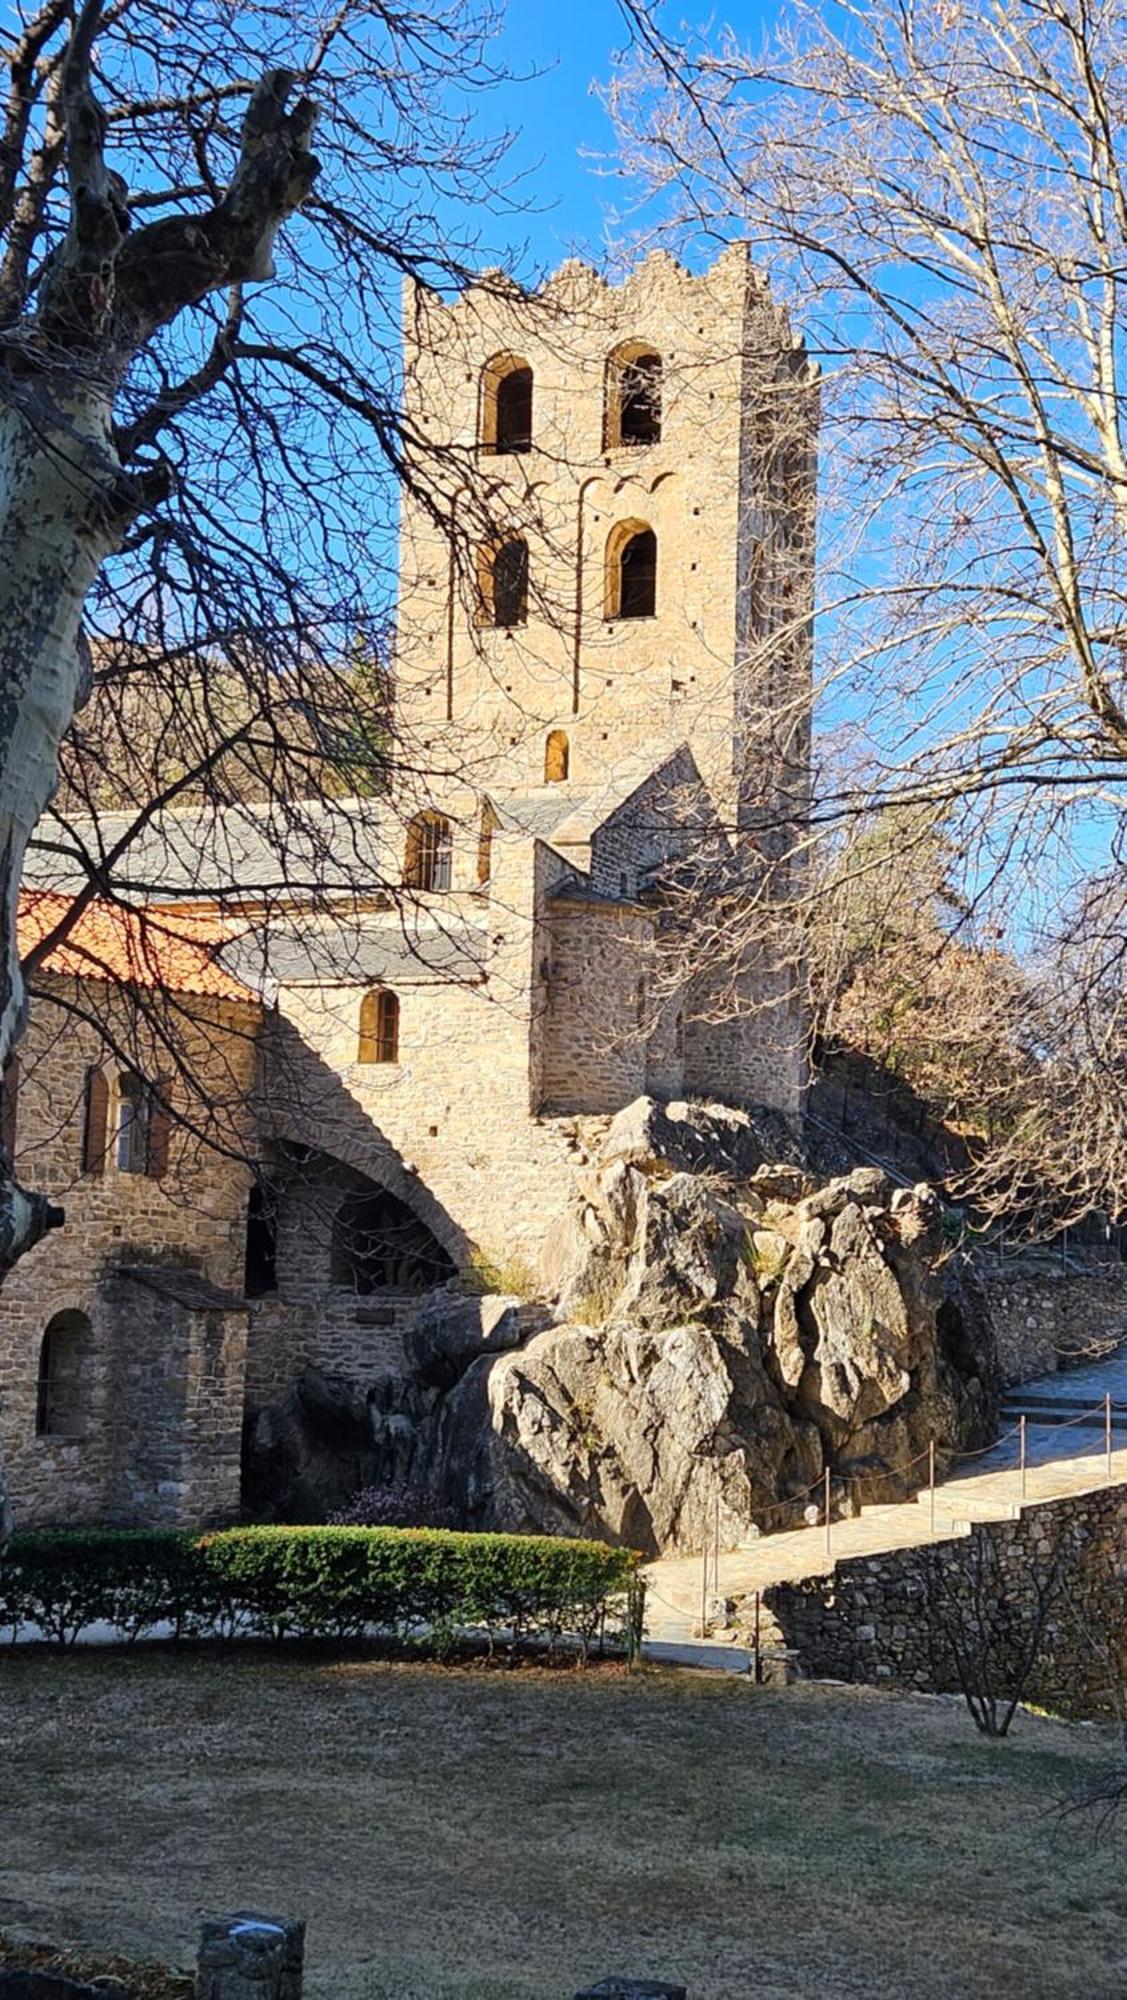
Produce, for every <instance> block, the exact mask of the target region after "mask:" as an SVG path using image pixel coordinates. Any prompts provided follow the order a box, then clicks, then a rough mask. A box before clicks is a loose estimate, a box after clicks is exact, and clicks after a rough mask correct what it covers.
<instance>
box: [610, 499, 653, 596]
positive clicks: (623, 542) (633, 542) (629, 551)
mask: <svg viewBox="0 0 1127 2000" xmlns="http://www.w3.org/2000/svg"><path fill="white" fill-rule="evenodd" d="M656 613H657V536H656V535H655V534H654V531H653V529H652V528H650V527H648V526H647V525H646V523H645V521H620V522H619V525H618V526H617V528H614V529H612V531H611V533H610V535H609V536H608V537H607V553H606V615H607V617H608V618H653V617H655V616H656Z"/></svg>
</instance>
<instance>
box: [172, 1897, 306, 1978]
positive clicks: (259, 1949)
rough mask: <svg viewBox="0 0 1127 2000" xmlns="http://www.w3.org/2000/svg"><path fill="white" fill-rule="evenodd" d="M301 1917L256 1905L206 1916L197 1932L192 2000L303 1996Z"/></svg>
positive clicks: (303, 1943)
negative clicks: (263, 1910) (270, 1911)
mask: <svg viewBox="0 0 1127 2000" xmlns="http://www.w3.org/2000/svg"><path fill="white" fill-rule="evenodd" d="M304 1955H305V1923H304V1921H303V1920H302V1919H299V1918H293V1917H268V1916H263V1915H262V1914H261V1912H258V1911H254V1910H237V1911H236V1912H235V1914H234V1915H233V1916H230V1917H218V1918H209V1919H207V1921H206V1922H205V1923H204V1925H203V1928H202V1930H201V1933H200V1948H199V1958H198V1961H197V1965H198V1970H197V1977H196V2000H301V1989H302V1966H303V1961H304Z"/></svg>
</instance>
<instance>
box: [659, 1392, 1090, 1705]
mask: <svg viewBox="0 0 1127 2000" xmlns="http://www.w3.org/2000/svg"><path fill="white" fill-rule="evenodd" d="M1105 1395H1110V1396H1112V1398H1113V1403H1112V1434H1111V1446H1112V1449H1111V1454H1110V1461H1109V1457H1108V1452H1107V1444H1106V1428H1105V1426H1106V1417H1105V1411H1104V1409H1103V1407H1101V1404H1102V1399H1103V1397H1104V1396H1105ZM1022 1416H1024V1417H1025V1420H1026V1421H1025V1465H1024V1467H1023V1466H1022V1465H1021V1463H1020V1450H1021V1418H1022ZM1108 1484H1112V1485H1119V1484H1127V1357H1124V1356H1120V1357H1119V1358H1117V1359H1116V1360H1114V1361H1109V1362H1106V1363H1103V1364H1096V1365H1093V1366H1092V1367H1089V1368H1085V1369H1083V1370H1080V1371H1076V1374H1075V1375H1072V1374H1069V1373H1066V1374H1062V1375H1053V1376H1042V1377H1040V1378H1038V1380H1037V1381H1035V1382H1030V1383H1029V1384H1027V1385H1022V1386H1020V1387H1019V1388H1017V1389H1015V1390H1014V1391H1013V1392H1012V1394H1011V1395H1010V1396H1009V1397H1007V1399H1006V1403H1005V1405H1004V1408H1003V1415H1002V1424H1001V1436H1000V1438H999V1440H998V1442H997V1443H996V1444H995V1445H993V1446H991V1447H990V1448H989V1449H988V1450H987V1451H986V1452H984V1453H980V1454H979V1455H978V1456H977V1458H973V1459H969V1460H963V1461H961V1462H960V1463H959V1465H958V1466H956V1467H955V1468H953V1469H952V1470H951V1471H950V1472H949V1473H948V1475H947V1476H946V1477H945V1478H943V1479H942V1480H940V1481H938V1482H937V1483H936V1486H935V1489H934V1492H932V1491H931V1490H929V1489H928V1488H924V1489H923V1490H922V1491H921V1492H919V1493H917V1494H916V1495H915V1497H914V1498H913V1499H910V1500H904V1501H900V1502H897V1503H893V1504H878V1505H873V1506H867V1507H862V1509H861V1510H860V1512H859V1513H857V1514H856V1515H854V1516H853V1517H852V1518H848V1519H843V1520H833V1521H831V1523H830V1526H829V1532H828V1535H827V1530H826V1526H825V1523H824V1521H823V1522H819V1523H817V1524H816V1525H814V1526H809V1527H802V1528H795V1529H790V1530H787V1531H785V1532H782V1533H779V1534H767V1535H761V1536H759V1537H757V1538H756V1539H755V1540H753V1541H748V1542H747V1543H745V1544H744V1545H743V1546H742V1547H740V1548H737V1549H732V1550H728V1551H722V1552H721V1553H720V1556H719V1559H718V1560H717V1559H716V1558H715V1556H714V1555H713V1554H711V1553H710V1555H709V1558H708V1561H707V1566H706V1562H705V1558H704V1557H703V1556H699V1555H698V1556H690V1557H679V1556H674V1557H666V1558H662V1559H661V1560H659V1561H657V1562H654V1563H651V1564H650V1565H649V1567H648V1569H647V1571H646V1577H647V1583H648V1595H647V1615H646V1628H647V1642H646V1651H647V1653H649V1654H650V1656H651V1657H653V1658H656V1659H667V1660H673V1661H676V1660H683V1661H685V1662H686V1663H692V1664H696V1665H715V1666H718V1667H727V1668H730V1669H735V1670H737V1671H738V1670H740V1669H746V1668H748V1667H749V1666H750V1664H751V1660H752V1649H751V1647H750V1646H749V1645H748V1643H747V1636H746V1627H747V1624H748V1618H749V1613H748V1606H749V1605H751V1606H754V1605H755V1603H756V1601H757V1600H756V1593H761V1592H762V1591H764V1590H766V1589H767V1588H768V1587H769V1586H770V1585H771V1584H774V1583H797V1582H800V1581H801V1580H802V1579H803V1578H804V1577H813V1576H826V1575H829V1574H832V1572H833V1570H834V1567H835V1565H836V1564H837V1563H838V1562H841V1561H843V1560H845V1559H846V1558H847V1557H851V1556H864V1555H880V1554H884V1553H886V1552H888V1551H890V1550H894V1549H907V1548H914V1547H920V1546H922V1545H924V1544H925V1543H927V1542H929V1541H932V1540H949V1539H952V1538H955V1537H958V1536H963V1535H969V1533H970V1532H971V1529H972V1527H974V1526H975V1524H976V1523H978V1522H985V1521H996V1520H1015V1519H1017V1518H1018V1517H1019V1516H1020V1515H1021V1513H1022V1510H1023V1508H1025V1507H1029V1506H1036V1505H1037V1504H1038V1503H1039V1502H1043V1501H1046V1500H1056V1499H1061V1498H1064V1497H1065V1496H1067V1495H1071V1494H1077V1493H1084V1492H1091V1491H1094V1490H1096V1489H1098V1488H1100V1487H1103V1486H1106V1485H1108ZM706 1571H707V1573H706ZM734 1604H739V1605H740V1606H741V1615H740V1630H739V1632H738V1633H737V1632H736V1631H735V1630H732V1629H730V1628H729V1625H728V1623H727V1618H726V1612H725V1606H727V1605H734ZM759 1617H760V1645H761V1648H762V1649H764V1650H766V1651H768V1652H769V1651H770V1649H771V1648H772V1647H773V1646H775V1645H777V1644H778V1643H779V1640H780V1635H779V1634H778V1632H777V1629H775V1628H774V1626H773V1623H772V1621H770V1619H769V1618H768V1615H767V1613H766V1609H765V1607H763V1606H762V1605H760V1607H759Z"/></svg>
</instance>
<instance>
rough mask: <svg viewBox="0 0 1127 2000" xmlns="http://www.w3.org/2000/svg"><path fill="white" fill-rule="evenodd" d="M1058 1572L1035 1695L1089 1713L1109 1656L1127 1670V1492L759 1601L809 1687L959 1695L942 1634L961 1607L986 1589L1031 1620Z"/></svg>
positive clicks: (852, 1564) (1031, 1515) (1102, 1686)
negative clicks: (933, 1574) (863, 1685)
mask: <svg viewBox="0 0 1127 2000" xmlns="http://www.w3.org/2000/svg"><path fill="white" fill-rule="evenodd" d="M928 1562H933V1563H935V1564H936V1565H938V1567H939V1572H940V1577H941V1582H940V1584H939V1586H938V1588H937V1587H936V1586H935V1585H932V1586H930V1587H929V1586H928V1585H927V1584H925V1582H924V1580H923V1579H924V1576H925V1573H926V1572H925V1568H924V1565H925V1564H926V1563H928ZM1054 1563H1059V1564H1060V1574H1061V1577H1062V1579H1063V1587H1062V1589H1061V1590H1060V1593H1059V1595H1057V1596H1056V1597H1055V1599H1054V1603H1053V1608H1052V1611H1051V1613H1050V1617H1049V1623H1048V1626H1047V1628H1046V1632H1045V1636H1044V1642H1043V1645H1042V1648H1041V1651H1040V1654H1039V1656H1038V1660H1037V1664H1036V1667H1035V1670H1034V1674H1033V1677H1032V1680H1031V1682H1030V1684H1029V1688H1028V1694H1029V1697H1030V1698H1031V1699H1034V1700H1038V1701H1042V1702H1044V1703H1047V1704H1048V1705H1050V1706H1052V1707H1056V1708H1060V1709H1062V1710H1064V1711H1065V1712H1068V1713H1083V1712H1086V1711H1091V1709H1092V1708H1093V1707H1095V1706H1097V1705H1098V1704H1099V1703H1100V1700H1101V1698H1102V1697H1103V1696H1104V1695H1105V1694H1106V1690H1107V1688H1108V1684H1109V1670H1108V1656H1107V1655H1108V1651H1109V1650H1110V1651H1111V1652H1113V1653H1117V1654H1118V1656H1119V1659H1120V1661H1121V1663H1122V1664H1123V1665H1124V1666H1127V1487H1124V1486H1114V1487H1109V1488H1104V1489H1103V1490H1101V1491H1098V1492H1094V1493H1084V1494H1079V1495H1073V1496H1069V1497H1068V1498H1066V1499H1060V1500H1051V1501H1046V1502H1043V1503H1041V1504H1039V1505H1031V1506H1026V1507H1023V1508H1022V1511H1021V1516H1020V1519H1018V1520H1014V1521H991V1522H988V1523H979V1524H978V1525H976V1526H975V1527H974V1528H973V1529H972V1530H971V1533H970V1535H969V1536H967V1537H966V1538H965V1539H961V1540H957V1541H941V1542H936V1543H933V1544H930V1545H927V1547H926V1548H924V1549H919V1548H911V1549H896V1550H891V1551H888V1552H886V1553H884V1554H882V1555H874V1556H854V1557H851V1558H849V1559H848V1560H846V1561H844V1562H840V1563H838V1564H837V1566H836V1568H835V1569H834V1571H833V1574H832V1575H829V1576H821V1577H809V1578H807V1579H805V1580H804V1581H803V1582H801V1583H782V1584H775V1585H773V1586H772V1587H771V1588H770V1589H769V1590H766V1591H765V1592H764V1593H763V1601H764V1605H765V1607H766V1609H767V1612H768V1614H769V1615H770V1616H771V1617H773V1619H774V1621H775V1623H776V1624H777V1626H778V1628H779V1634H780V1636H781V1638H782V1641H783V1643H784V1644H785V1645H787V1646H789V1647H792V1648H794V1649H795V1651H796V1653H797V1656H798V1663H799V1665H800V1668H801V1670H802V1672H803V1673H805V1674H807V1675H811V1676H814V1677H817V1678H827V1679H833V1680H844V1681H864V1682H870V1683H874V1684H876V1685H878V1686H880V1685H885V1686H897V1687H919V1688H935V1687H939V1688H956V1687H957V1686H958V1680H957V1677H956V1674H955V1671H954V1667H953V1664H952V1662H951V1660H950V1656H949V1650H948V1647H947V1644H946V1643H945V1640H944V1632H945V1631H947V1632H949V1631H950V1630H951V1629H952V1621H953V1620H955V1619H959V1618H962V1617H965V1616H966V1615H967V1614H966V1612H965V1611H960V1609H959V1608H958V1607H959V1606H960V1605H962V1606H967V1605H969V1604H970V1603H971V1602H972V1601H973V1596H974V1591H975V1589H976V1586H978V1585H979V1584H980V1583H982V1584H984V1585H985V1586H986V1588H987V1590H988V1591H989V1593H991V1594H993V1593H994V1592H995V1591H997V1590H998V1589H1000V1590H1001V1592H1002V1593H1003V1594H1004V1598H1005V1601H1006V1603H1007V1604H1008V1605H1009V1606H1010V1607H1012V1608H1013V1610H1014V1613H1015V1616H1016V1617H1017V1619H1018V1620H1027V1619H1028V1616H1029V1613H1030V1609H1031V1607H1032V1604H1033V1601H1034V1595H1035V1587H1036V1580H1037V1578H1038V1577H1039V1576H1044V1575H1046V1574H1048V1573H1049V1571H1050V1570H1051V1568H1052V1566H1053V1564H1054ZM936 1607H938V1608H936ZM1101 1647H1102V1648H1103V1649H1106V1650H1101Z"/></svg>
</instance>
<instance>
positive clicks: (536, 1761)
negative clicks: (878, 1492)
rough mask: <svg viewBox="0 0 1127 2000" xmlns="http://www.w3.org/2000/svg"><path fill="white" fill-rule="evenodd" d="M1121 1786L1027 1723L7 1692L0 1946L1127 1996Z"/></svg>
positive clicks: (115, 1684)
mask: <svg viewBox="0 0 1127 2000" xmlns="http://www.w3.org/2000/svg"><path fill="white" fill-rule="evenodd" d="M1110 1755H1111V1750H1110V1745H1109V1742H1108V1739H1107V1738H1106V1736H1104V1735H1102V1734H1101V1733H1100V1732H1097V1731H1093V1730H1091V1729H1082V1728H1080V1727H1077V1726H1074V1725H1066V1724H1063V1723H1057V1722H1052V1721H1048V1720H1044V1719H1040V1718H1036V1717H1027V1718H1023V1719H1021V1720H1019V1723H1018V1726H1017V1730H1016V1733H1015V1735H1014V1736H1013V1737H1012V1738H1011V1739H1010V1740H1009V1741H1007V1742H1005V1743H1001V1744H988V1743H985V1742H983V1741H981V1740H980V1739H979V1738H977V1737H976V1736H975V1735H974V1733H973V1731H972V1729H971V1726H970V1723H969V1721H968V1720H967V1719H966V1717H965V1716H964V1714H963V1712H962V1710H961V1709H960V1708H959V1707H957V1706H955V1705H952V1704H948V1703H937V1702H927V1701H922V1700H914V1699H910V1698H899V1697H897V1696H893V1695H883V1694H875V1693H872V1692H869V1691H866V1690H861V1689H858V1690H852V1689H849V1690H846V1689H831V1688H818V1687H812V1688H799V1689H793V1690H790V1691H787V1692H768V1691H763V1690H760V1691H756V1690H755V1689H753V1688H750V1687H748V1686H747V1685H746V1684H744V1683H742V1682H738V1681H735V1680H731V1679H720V1678H714V1677H711V1676H709V1677H705V1676H700V1675H691V1674H687V1673H680V1674H674V1673H656V1672H650V1673H647V1674H645V1675H643V1676H641V1677H635V1678H634V1679H632V1680H628V1679H626V1678H625V1676H620V1675H618V1674H614V1675H610V1674H605V1673H602V1674H595V1673H592V1674H589V1675H586V1676H584V1675H582V1674H579V1673H559V1674H554V1673H548V1672H543V1671H537V1672H517V1673H509V1672H504V1671H494V1672H484V1671H477V1670H474V1671H462V1670H456V1669H450V1670H442V1669H435V1668H433V1667H426V1666H417V1667H415V1666H389V1665H385V1664H380V1663H371V1662H367V1661H355V1660H354V1661H347V1662H334V1663H327V1662H324V1661H319V1660H316V1659H312V1658H308V1657H307V1658H301V1657H275V1656H269V1657H268V1656H265V1655H263V1654H261V1653H258V1652H240V1653H238V1654H235V1655H232V1656H231V1657H229V1658H226V1659H221V1658H218V1657H217V1656H216V1655H214V1654H211V1653H209V1654H206V1655H205V1654H203V1653H196V1654H193V1655H189V1656H186V1657H183V1658H177V1657H173V1656H171V1655H169V1654H165V1653H160V1652H154V1653H151V1654H149V1655H140V1654H131V1655H128V1656H125V1657H124V1658H123V1657H122V1656H121V1655H117V1656H113V1655H110V1654H107V1653H90V1654H82V1655H73V1656H71V1657H70V1658H69V1659H65V1660H59V1659H52V1658H46V1657H42V1656H40V1657H32V1656H30V1655H19V1656H9V1657H8V1658H7V1659H5V1660H4V1661H3V1663H2V1664H0V1784H2V1787H3V1803H2V1816H0V1829H2V1832H0V1927H3V1928H6V1929H8V1930H10V1931H12V1932H16V1933H22V1934H24V1935H38V1936H41V1937H49V1938H51V1939H53V1940H54V1941H56V1942H59V1943H66V1944H82V1945H87V1946H94V1947H99V1948H115V1949H119V1950H122V1951H128V1952H130V1953H132V1954H135V1955H137V1956H148V1957H163V1958H168V1959H171V1960H173V1961H179V1962H181V1963H185V1962H190V1961H191V1958H192V1953H193V1948H194V1938H195V1925H196V1917H197V1913H199V1912H200V1911H203V1910H208V1911H214V1910H222V1909H232V1908H235V1907H237V1906H238V1905H240V1904H242V1905H246V1904H252V1905H257V1906H259V1907H260V1908H265V1909H266V1910H271V1909H274V1910H279V1911H283V1912H286V1913H296V1914H304V1915H306V1916H307V1917H308V1919H309V1941H308V1952H307V1965H308V1981H307V1991H308V1994H309V2000H487V1996H488V2000H571V1995H572V1994H573V1993H574V1992H575V1991H576V1989H577V1988H578V1987H580V1986H582V1985H583V1984H585V1983H586V1982H587V1981H588V1980H591V1979H594V1978H596V1977H599V1976H601V1975H603V1974H605V1973H607V1972H611V1971H616V1970H635V1971H648V1972H650V1973H651V1974H654V1975H666V1976H668V1977H677V1978H680V1979H683V1980H685V1981H686V1982H687V1984H688V1987H689V1991H690V2000H784V1996H785V2000H799V1997H800V1996H811V2000H814V1996H817V2000H834V1996H858V2000H859V1996H861V1995H864V1996H866V2000H868V1996H882V2000H890V1997H891V2000H899V1996H903V2000H960V1996H964V1995H965V1996H975V2000H978V1996H981V2000H986V1996H990V2000H1004V1996H1011V1995H1012V1996H1021V2000H1031V1996H1048V1995H1076V1996H1084V2000H1113V1996H1117V1997H1119V1996H1122V1995H1124V1993H1127V1946H1125V1943H1124V1939H1125V1936H1127V1883H1125V1878H1124V1873H1123V1867H1122V1862H1123V1841H1124V1838H1125V1837H1127V1836H1125V1835H1123V1834H1121V1835H1120V1836H1119V1837H1118V1842H1117V1840H1116V1838H1115V1837H1113V1838H1112V1839H1111V1840H1110V1842H1105V1844H1104V1845H1103V1846H1102V1847H1097V1846H1095V1845H1094V1844H1093V1842H1092V1838H1091V1831H1090V1829H1089V1828H1088V1827H1087V1826H1086V1825H1085V1824H1083V1823H1081V1822H1078V1821H1075V1820H1073V1821H1068V1822H1066V1823H1064V1824H1063V1825H1062V1824H1061V1822H1060V1821H1059V1819H1058V1817H1057V1815H1056V1813H1055V1811H1054V1807H1055V1805H1056V1802H1057V1801H1058V1800H1059V1799H1060V1798H1062V1797H1064V1796H1067V1795H1069V1794H1071V1793H1075V1791H1076V1789H1077V1787H1078V1786H1079V1785H1080V1783H1081V1782H1082V1780H1083V1777H1084V1775H1085V1773H1091V1771H1092V1770H1093V1769H1094V1768H1095V1767H1096V1766H1098V1765H1100V1764H1101V1763H1106V1762H1107V1761H1108V1760H1109V1757H1110Z"/></svg>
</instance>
